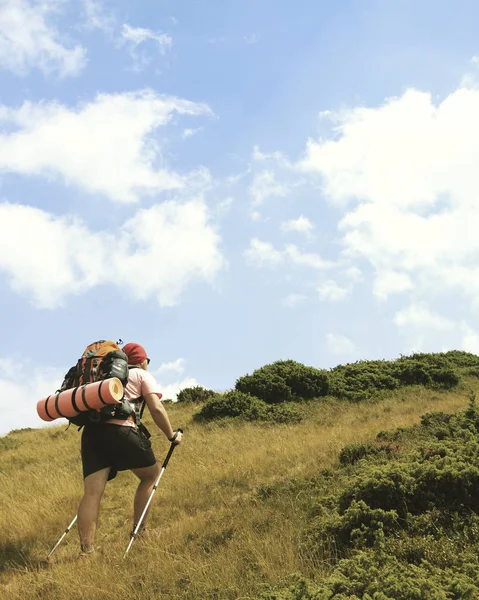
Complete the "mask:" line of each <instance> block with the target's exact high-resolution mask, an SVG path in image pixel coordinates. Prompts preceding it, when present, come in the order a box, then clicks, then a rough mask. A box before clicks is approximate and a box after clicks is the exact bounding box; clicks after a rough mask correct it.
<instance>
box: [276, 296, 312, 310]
mask: <svg viewBox="0 0 479 600" xmlns="http://www.w3.org/2000/svg"><path fill="white" fill-rule="evenodd" d="M305 300H306V296H304V295H303V294H288V295H287V296H286V297H284V298H283V299H282V300H281V304H282V306H285V307H286V308H295V307H296V306H299V305H300V304H302V303H303V302H304V301H305Z"/></svg>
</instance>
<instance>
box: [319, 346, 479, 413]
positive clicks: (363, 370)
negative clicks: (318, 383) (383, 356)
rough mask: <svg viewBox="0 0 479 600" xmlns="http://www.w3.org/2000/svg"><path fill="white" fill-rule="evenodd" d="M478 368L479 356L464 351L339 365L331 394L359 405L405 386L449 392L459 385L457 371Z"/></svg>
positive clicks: (331, 381) (331, 373)
mask: <svg viewBox="0 0 479 600" xmlns="http://www.w3.org/2000/svg"><path fill="white" fill-rule="evenodd" d="M463 367H468V368H476V367H479V357H478V356H476V355H474V354H469V353H467V352H459V351H451V352H444V353H438V354H413V355H412V356H402V357H401V358H399V359H398V360H395V361H385V360H367V361H359V362H356V363H353V364H347V365H339V366H337V367H335V368H334V369H331V371H330V394H331V395H332V396H336V397H338V398H344V399H346V400H351V401H354V402H358V401H361V400H365V399H368V398H370V397H371V396H373V395H374V394H375V393H377V392H378V391H381V390H393V389H396V388H399V387H402V386H407V385H424V386H427V387H432V388H437V389H450V388H453V387H455V386H457V385H458V383H459V374H458V372H457V371H458V369H461V368H463Z"/></svg>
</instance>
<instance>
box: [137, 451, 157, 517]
mask: <svg viewBox="0 0 479 600" xmlns="http://www.w3.org/2000/svg"><path fill="white" fill-rule="evenodd" d="M132 471H133V473H134V474H135V475H136V476H137V477H138V479H139V480H140V483H139V484H138V488H137V490H136V494H135V503H134V511H133V525H136V524H137V523H138V521H139V520H140V517H141V514H142V513H143V510H144V508H145V506H146V503H147V502H148V498H149V497H150V494H151V492H152V490H153V486H154V485H155V481H156V480H157V478H158V475H159V474H160V468H159V467H158V463H155V464H154V465H152V466H151V467H142V468H141V469H132ZM150 508H151V504H150V506H149V507H148V512H147V513H146V515H145V516H144V518H143V523H144V522H145V521H146V519H147V517H148V513H149V512H150Z"/></svg>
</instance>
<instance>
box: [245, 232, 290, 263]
mask: <svg viewBox="0 0 479 600" xmlns="http://www.w3.org/2000/svg"><path fill="white" fill-rule="evenodd" d="M244 256H245V258H246V260H247V261H248V262H249V263H250V264H254V265H255V266H257V267H262V266H277V265H279V264H281V263H282V262H283V254H282V253H281V252H280V251H279V250H276V249H275V248H274V246H273V244H271V243H270V242H262V241H261V240H258V239H257V238H253V239H252V240H251V241H250V244H249V248H248V249H247V250H245V252H244Z"/></svg>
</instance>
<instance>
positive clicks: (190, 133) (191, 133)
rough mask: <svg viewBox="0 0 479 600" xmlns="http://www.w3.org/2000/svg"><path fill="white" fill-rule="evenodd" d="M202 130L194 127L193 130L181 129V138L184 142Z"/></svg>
mask: <svg viewBox="0 0 479 600" xmlns="http://www.w3.org/2000/svg"><path fill="white" fill-rule="evenodd" d="M202 129H203V127H196V128H195V129H192V128H187V129H183V132H182V134H181V137H182V138H183V139H184V140H186V139H188V138H190V137H193V136H194V135H196V134H197V133H199V132H200V131H201V130H202Z"/></svg>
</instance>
